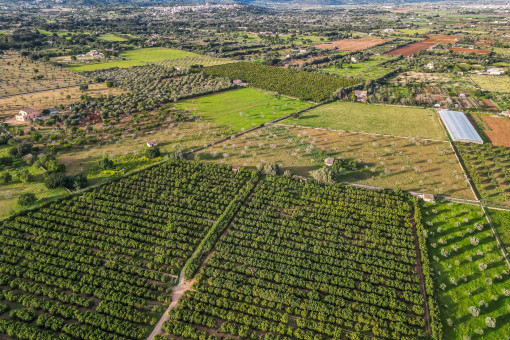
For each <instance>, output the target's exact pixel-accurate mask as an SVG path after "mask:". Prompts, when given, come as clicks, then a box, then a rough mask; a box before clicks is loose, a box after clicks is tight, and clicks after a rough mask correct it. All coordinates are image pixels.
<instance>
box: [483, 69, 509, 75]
mask: <svg viewBox="0 0 510 340" xmlns="http://www.w3.org/2000/svg"><path fill="white" fill-rule="evenodd" d="M505 72H506V70H505V69H504V68H501V67H489V68H488V69H487V74H489V75H491V76H500V75H502V74H505Z"/></svg>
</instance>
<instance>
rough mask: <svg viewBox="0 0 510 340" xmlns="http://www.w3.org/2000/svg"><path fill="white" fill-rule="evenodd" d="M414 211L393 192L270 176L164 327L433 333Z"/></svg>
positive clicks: (175, 330) (226, 331)
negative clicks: (412, 221)
mask: <svg viewBox="0 0 510 340" xmlns="http://www.w3.org/2000/svg"><path fill="white" fill-rule="evenodd" d="M412 214H413V212H412V208H411V206H410V205H409V203H408V202H406V201H405V199H403V198H402V197H399V196H395V195H392V194H387V193H382V192H376V191H364V190H360V189H351V188H343V187H340V186H322V185H318V184H311V183H307V184H306V185H303V184H302V183H300V182H299V181H296V180H292V179H286V178H282V177H268V178H267V179H266V180H263V181H261V182H259V183H258V185H257V186H256V187H255V189H254V191H253V193H252V195H251V196H250V198H249V199H248V201H247V202H246V203H245V204H244V205H243V206H242V207H241V208H240V210H239V211H238V214H237V215H236V216H235V217H234V219H233V222H232V223H231V225H230V227H229V228H228V229H227V231H226V232H225V233H224V234H223V235H222V236H221V237H220V239H219V241H218V242H217V243H216V246H215V251H214V253H213V255H212V257H211V258H209V259H207V260H206V264H205V266H204V267H203V268H202V269H201V271H200V273H199V274H198V275H197V276H196V281H195V283H194V285H193V290H189V291H187V292H186V293H185V295H184V297H183V298H181V300H180V301H179V308H176V309H173V310H171V311H170V320H169V321H167V322H166V323H165V324H164V325H163V330H164V331H165V332H166V334H167V335H169V336H171V337H181V336H182V337H184V338H195V339H196V338H199V337H201V338H202V337H203V338H207V337H208V336H210V335H213V338H216V335H221V336H226V337H232V336H239V337H242V338H245V337H250V338H253V339H254V338H257V337H258V336H265V338H266V339H269V338H275V337H282V338H293V339H309V338H314V337H320V338H345V337H346V336H347V337H348V338H351V339H359V338H361V337H365V336H376V337H377V338H383V339H385V338H388V339H414V338H417V337H421V336H425V334H426V333H427V332H428V331H427V329H428V328H429V326H428V325H429V323H428V322H429V321H431V322H432V324H433V325H435V323H434V321H433V320H429V315H428V312H427V311H428V308H427V305H428V303H427V300H426V297H425V296H424V290H423V285H422V286H421V287H420V277H421V275H420V271H421V267H420V265H419V264H418V262H417V261H419V257H417V253H416V247H415V244H414V236H413V227H412V223H411V216H412ZM376 221H377V222H376ZM429 282H430V281H429ZM421 283H422V284H423V282H421ZM429 291H430V290H429V288H427V292H429ZM430 301H431V300H429V302H430ZM431 312H432V313H431V315H432V314H434V313H435V308H434V309H433V310H431ZM218 333H219V334H218Z"/></svg>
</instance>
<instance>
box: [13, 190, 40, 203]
mask: <svg viewBox="0 0 510 340" xmlns="http://www.w3.org/2000/svg"><path fill="white" fill-rule="evenodd" d="M35 201H37V197H36V196H35V194H33V193H31V192H27V193H24V194H21V195H20V196H19V198H18V204H19V205H21V206H27V205H32V204H34V203H35Z"/></svg>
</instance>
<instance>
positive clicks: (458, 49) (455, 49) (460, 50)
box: [449, 47, 491, 54]
mask: <svg viewBox="0 0 510 340" xmlns="http://www.w3.org/2000/svg"><path fill="white" fill-rule="evenodd" d="M449 50H451V51H453V52H457V53H475V54H489V53H491V51H489V50H475V49H474V48H462V47H450V48H449Z"/></svg>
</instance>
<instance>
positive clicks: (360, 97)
mask: <svg viewBox="0 0 510 340" xmlns="http://www.w3.org/2000/svg"><path fill="white" fill-rule="evenodd" d="M354 95H355V96H356V100H357V101H358V102H366V101H367V97H368V92H367V91H363V90H356V91H354Z"/></svg>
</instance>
